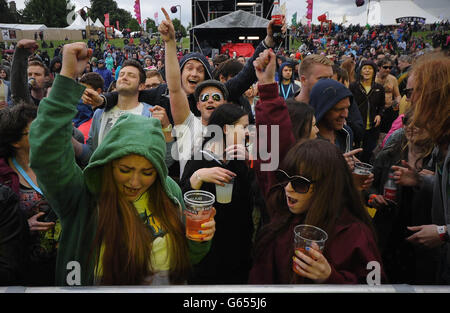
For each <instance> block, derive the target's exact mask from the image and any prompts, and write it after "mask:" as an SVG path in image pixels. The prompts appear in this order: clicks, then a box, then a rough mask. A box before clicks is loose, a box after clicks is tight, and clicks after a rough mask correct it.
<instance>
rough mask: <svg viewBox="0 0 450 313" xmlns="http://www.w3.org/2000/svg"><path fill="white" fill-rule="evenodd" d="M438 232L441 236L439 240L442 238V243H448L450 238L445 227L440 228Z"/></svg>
mask: <svg viewBox="0 0 450 313" xmlns="http://www.w3.org/2000/svg"><path fill="white" fill-rule="evenodd" d="M437 232H438V234H439V238H441V240H442V241H445V242H448V241H449V239H450V237H449V235H448V233H447V231H446V229H445V226H438V227H437Z"/></svg>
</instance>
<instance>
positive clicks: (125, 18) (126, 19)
mask: <svg viewBox="0 0 450 313" xmlns="http://www.w3.org/2000/svg"><path fill="white" fill-rule="evenodd" d="M106 13H109V23H110V24H111V25H113V26H114V27H116V21H119V27H120V28H124V27H127V25H128V24H129V23H130V21H131V20H132V19H133V16H132V15H131V13H130V12H128V11H127V10H125V9H122V8H119V7H118V5H117V2H116V1H114V0H91V10H90V16H91V19H92V20H93V21H95V20H96V19H97V18H99V19H100V21H101V22H102V23H103V24H104V23H105V14H106Z"/></svg>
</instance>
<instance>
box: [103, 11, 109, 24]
mask: <svg viewBox="0 0 450 313" xmlns="http://www.w3.org/2000/svg"><path fill="white" fill-rule="evenodd" d="M103 24H104V25H105V26H109V13H106V14H105V23H103Z"/></svg>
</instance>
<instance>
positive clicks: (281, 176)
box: [275, 169, 314, 193]
mask: <svg viewBox="0 0 450 313" xmlns="http://www.w3.org/2000/svg"><path fill="white" fill-rule="evenodd" d="M275 177H276V179H277V181H278V182H279V185H281V186H283V187H284V186H286V185H287V184H289V183H291V186H292V188H293V189H294V190H295V192H297V193H307V192H308V191H309V187H310V186H311V184H312V183H313V182H314V181H312V180H309V179H308V178H306V177H303V176H298V175H294V176H289V175H288V174H287V173H286V172H285V171H283V170H280V169H278V170H276V171H275Z"/></svg>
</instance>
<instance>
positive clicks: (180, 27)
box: [172, 18, 187, 37]
mask: <svg viewBox="0 0 450 313" xmlns="http://www.w3.org/2000/svg"><path fill="white" fill-rule="evenodd" d="M172 23H173V27H174V28H175V31H176V32H178V31H181V33H182V34H183V37H186V36H187V33H186V28H184V26H183V25H181V23H180V20H179V19H177V18H174V19H173V20H172Z"/></svg>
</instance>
